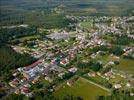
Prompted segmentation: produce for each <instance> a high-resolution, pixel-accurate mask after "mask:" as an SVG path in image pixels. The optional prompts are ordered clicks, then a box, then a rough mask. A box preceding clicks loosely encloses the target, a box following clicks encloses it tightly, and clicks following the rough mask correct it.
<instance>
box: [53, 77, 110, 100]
mask: <svg viewBox="0 0 134 100" xmlns="http://www.w3.org/2000/svg"><path fill="white" fill-rule="evenodd" d="M67 94H69V95H74V96H81V97H82V98H83V99H84V100H96V97H97V96H98V95H108V94H109V91H106V90H104V89H102V88H100V87H98V86H96V85H94V84H92V83H90V82H88V81H87V80H85V79H82V78H79V79H78V80H77V81H76V82H75V83H74V84H73V85H72V86H71V87H69V86H67V85H66V84H65V85H64V86H62V87H61V88H60V89H58V90H57V91H56V92H55V93H54V96H55V97H57V98H60V100H62V98H63V97H64V96H65V95H67Z"/></svg>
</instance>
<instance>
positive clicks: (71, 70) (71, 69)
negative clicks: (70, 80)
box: [68, 67, 78, 73]
mask: <svg viewBox="0 0 134 100" xmlns="http://www.w3.org/2000/svg"><path fill="white" fill-rule="evenodd" d="M77 70H78V69H77V68H76V67H73V68H70V69H68V71H69V72H72V73H75V72H76V71H77Z"/></svg>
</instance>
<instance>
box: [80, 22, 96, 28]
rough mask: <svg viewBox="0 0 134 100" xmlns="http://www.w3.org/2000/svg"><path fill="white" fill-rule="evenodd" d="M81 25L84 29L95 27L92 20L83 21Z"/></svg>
mask: <svg viewBox="0 0 134 100" xmlns="http://www.w3.org/2000/svg"><path fill="white" fill-rule="evenodd" d="M80 26H81V27H82V28H84V29H91V28H92V27H93V23H92V22H90V21H87V22H81V23H80Z"/></svg>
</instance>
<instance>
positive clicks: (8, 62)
mask: <svg viewBox="0 0 134 100" xmlns="http://www.w3.org/2000/svg"><path fill="white" fill-rule="evenodd" d="M33 61H35V59H34V58H32V57H31V56H30V55H28V54H19V53H17V52H15V51H14V50H13V49H12V48H11V47H9V46H1V47H0V71H1V72H0V78H1V79H2V80H4V81H8V80H9V79H10V78H11V72H12V71H13V70H14V69H16V68H18V67H24V66H26V65H28V64H31V63H32V62H33Z"/></svg>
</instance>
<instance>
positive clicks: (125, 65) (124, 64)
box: [115, 58, 134, 74]
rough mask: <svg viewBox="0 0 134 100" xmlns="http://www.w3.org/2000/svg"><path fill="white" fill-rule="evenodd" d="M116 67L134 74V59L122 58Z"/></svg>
mask: <svg viewBox="0 0 134 100" xmlns="http://www.w3.org/2000/svg"><path fill="white" fill-rule="evenodd" d="M115 68H116V69H119V70H123V71H126V72H129V73H132V74H134V61H133V60H130V59H124V58H121V59H120V64H119V65H117V66H115Z"/></svg>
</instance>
